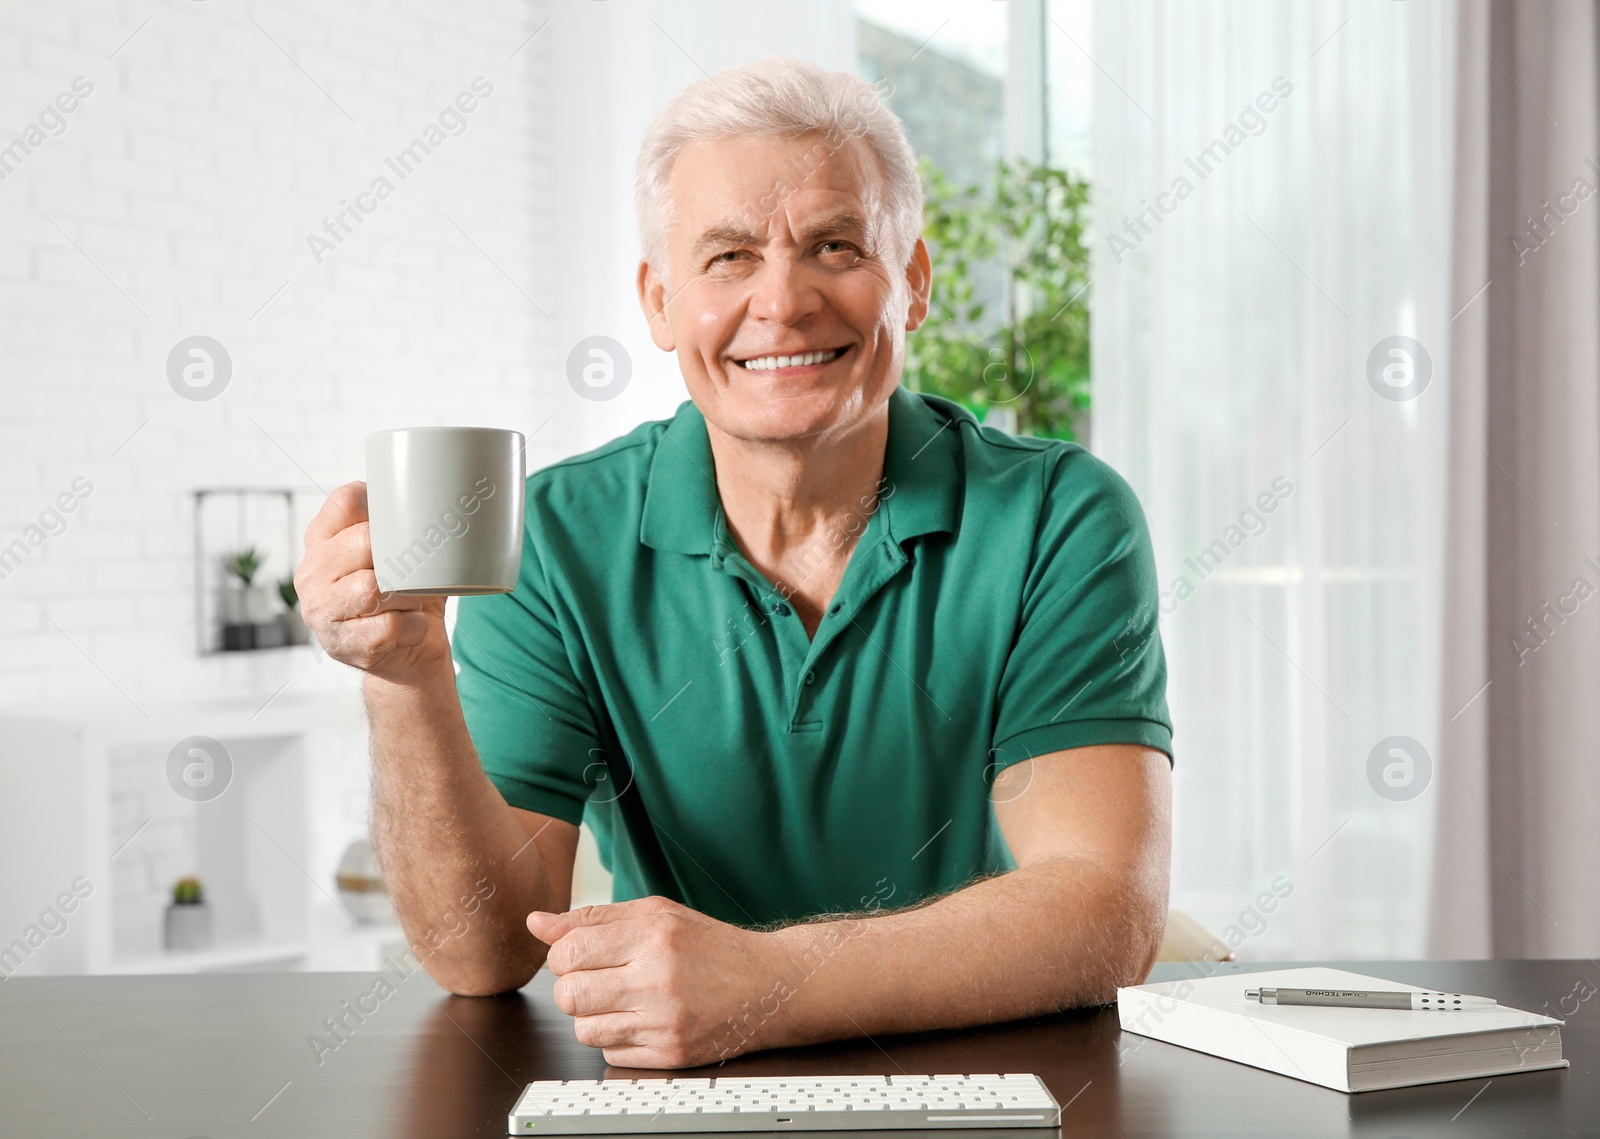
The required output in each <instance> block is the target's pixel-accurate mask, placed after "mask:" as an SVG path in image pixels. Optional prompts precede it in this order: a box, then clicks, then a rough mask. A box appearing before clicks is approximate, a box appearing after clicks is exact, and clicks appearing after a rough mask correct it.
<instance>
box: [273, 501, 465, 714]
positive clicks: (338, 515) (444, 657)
mask: <svg viewBox="0 0 1600 1139" xmlns="http://www.w3.org/2000/svg"><path fill="white" fill-rule="evenodd" d="M294 587H295V590H296V592H297V593H299V595H300V616H301V617H302V618H303V619H304V620H305V623H306V625H307V626H309V627H310V629H311V631H312V633H313V635H315V637H316V638H317V641H318V642H319V643H320V644H321V645H322V648H323V651H324V652H326V653H327V654H328V655H329V656H331V657H332V658H333V659H334V660H337V661H342V662H343V663H345V664H348V665H350V666H351V667H353V668H359V669H362V670H363V671H365V672H366V673H367V674H368V675H369V676H375V677H378V678H379V679H381V680H386V681H389V682H391V683H393V684H399V685H416V684H423V683H425V682H427V681H429V680H432V679H434V678H435V677H437V676H439V675H441V669H442V670H446V671H445V672H443V673H442V674H443V675H449V674H450V672H451V671H453V666H452V664H451V658H450V641H449V638H447V637H446V636H445V628H444V605H445V598H443V597H407V596H400V595H397V594H393V593H380V592H379V591H378V578H377V574H376V573H374V572H373V568H372V539H371V536H370V535H369V533H368V529H367V484H366V483H364V482H349V483H345V484H344V485H343V486H341V487H340V488H339V489H337V490H335V491H334V492H333V493H332V494H330V495H329V496H328V501H326V502H324V503H323V504H322V509H321V510H319V511H317V516H316V517H315V518H313V519H312V520H311V524H310V525H309V526H307V527H306V556H305V557H304V558H303V559H302V560H301V562H300V567H299V568H298V569H297V570H295V574H294Z"/></svg>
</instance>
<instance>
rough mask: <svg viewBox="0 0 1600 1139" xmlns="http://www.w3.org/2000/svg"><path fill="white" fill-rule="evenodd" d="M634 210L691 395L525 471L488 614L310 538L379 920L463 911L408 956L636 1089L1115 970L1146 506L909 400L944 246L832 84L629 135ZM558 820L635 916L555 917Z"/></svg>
mask: <svg viewBox="0 0 1600 1139" xmlns="http://www.w3.org/2000/svg"><path fill="white" fill-rule="evenodd" d="M637 199H638V209H639V221H640V228H641V232H642V235H643V240H644V254H645V256H644V260H643V261H642V263H641V264H640V267H639V276H638V292H639V298H640V301H641V303H642V305H643V308H644V313H645V316H646V317H647V318H648V320H649V324H650V332H651V336H652V337H653V339H654V340H655V342H656V344H657V345H658V346H659V347H660V348H661V349H663V350H664V351H669V352H675V353H676V354H677V358H678V366H679V368H680V369H681V370H682V373H683V377H684V381H685V382H686V384H687V386H688V390H689V394H690V397H691V399H690V400H689V401H686V402H684V403H683V404H682V405H681V406H680V408H679V409H678V412H677V414H676V415H675V416H674V417H673V418H672V419H671V420H668V421H663V422H656V423H646V424H643V425H642V426H640V427H638V428H637V429H635V430H634V431H632V432H631V433H629V434H628V435H626V436H624V437H623V438H620V439H617V440H614V441H612V442H611V443H608V444H607V445H605V446H603V447H600V448H599V449H597V450H594V451H591V452H589V453H587V454H584V455H579V456H577V457H575V458H571V459H567V460H565V461H563V462H559V463H557V464H555V465H554V466H551V467H548V468H546V469H544V470H542V471H539V472H537V473H535V474H533V475H532V476H530V477H529V479H528V483H527V525H526V530H525V541H524V547H523V562H522V577H521V581H520V583H519V585H518V587H517V589H516V591H515V592H513V593H510V594H503V595H499V596H494V597H480V598H468V599H464V600H462V601H461V602H460V610H459V616H458V620H457V623H456V626H455V629H454V638H453V644H452V643H451V641H448V640H447V639H446V630H445V623H444V604H443V601H442V600H441V599H436V598H435V599H417V598H402V597H384V596H382V595H380V594H379V593H378V592H377V585H376V581H375V579H374V575H373V572H372V568H371V567H372V558H371V548H370V544H369V542H368V536H367V526H366V522H365V518H366V503H365V491H364V487H363V486H362V484H360V483H351V484H349V485H347V486H344V487H341V488H340V489H339V490H338V491H337V492H335V494H333V495H332V496H330V499H329V501H328V503H327V504H326V505H325V506H324V508H323V510H322V511H321V512H320V513H319V514H318V516H317V518H316V519H315V521H313V522H312V524H311V526H310V527H309V529H308V530H307V533H306V549H307V553H306V558H305V561H304V563H303V564H302V566H301V568H300V571H299V573H298V574H297V575H296V583H297V585H298V587H299V590H300V595H301V597H302V598H303V605H304V608H305V610H306V615H307V619H308V620H309V622H310V623H311V625H312V627H313V628H314V629H315V631H316V634H317V636H318V638H319V640H320V641H321V642H322V644H323V645H324V646H325V647H326V648H327V650H328V651H329V653H330V654H332V655H333V656H335V657H336V658H338V659H340V660H343V661H345V662H347V663H349V664H352V665H354V666H356V667H358V668H362V669H364V670H366V677H365V679H364V681H363V691H364V695H365V700H366V703H367V707H368V711H369V715H370V719H371V725H372V738H373V749H374V757H375V776H374V830H375V838H376V842H377V845H378V849H379V853H380V857H381V859H382V862H383V865H384V869H385V873H386V876H387V878H388V881H389V884H390V888H391V890H392V892H393V896H394V899H395V902H396V905H397V907H398V910H399V913H400V917H401V920H402V921H403V923H404V924H405V927H406V929H407V930H408V931H409V932H410V933H411V934H412V936H413V938H416V937H418V936H419V935H420V934H421V931H423V930H425V929H429V928H431V927H436V926H438V925H439V923H440V922H441V921H446V920H447V919H446V915H447V914H449V913H451V912H452V911H455V910H456V909H457V908H458V906H459V903H460V901H461V900H462V899H467V898H470V899H472V901H473V907H472V908H473V909H474V910H475V912H474V913H473V916H472V918H471V919H470V924H469V925H468V926H467V928H466V930H465V932H463V933H460V934H459V935H458V936H454V937H451V938H448V939H445V940H443V941H442V942H436V945H437V949H436V951H433V952H432V953H431V955H429V956H428V957H427V967H428V969H429V971H430V972H431V973H432V975H433V976H434V977H435V978H436V979H437V980H438V981H439V982H440V983H441V984H442V985H444V986H445V987H446V988H448V989H450V990H451V991H453V992H456V993H460V994H490V993H498V992H503V991H506V990H509V989H515V988H517V987H519V986H521V985H523V984H525V983H526V982H527V981H528V979H529V978H530V977H532V976H533V974H534V972H535V971H536V970H537V969H538V968H539V965H540V964H541V962H544V963H547V964H548V965H549V967H550V969H551V971H552V972H554V973H556V974H558V975H559V979H558V980H557V981H556V984H555V1000H556V1003H557V1004H558V1005H559V1006H560V1007H561V1008H562V1009H563V1010H565V1011H566V1012H567V1013H569V1014H571V1015H572V1016H574V1017H575V1030H576V1033H577V1036H578V1039H579V1040H581V1041H583V1042H584V1043H586V1044H590V1045H594V1046H597V1047H600V1048H603V1049H604V1050H605V1056H606V1059H607V1060H608V1061H610V1062H611V1063H613V1064H617V1065H623V1066H632V1067H685V1066H691V1065H698V1064H704V1063H710V1062H715V1061H717V1060H719V1059H721V1058H724V1057H726V1056H730V1055H733V1054H736V1053H739V1052H744V1051H749V1050H752V1049H757V1048H768V1047H773V1046H777V1045H790V1044H799V1043H806V1042H813V1041H820V1040H826V1039H835V1038H839V1037H844V1036H854V1035H859V1034H863V1033H865V1034H877V1033H888V1032H900V1031H911V1030H919V1029H927V1028H934V1027H949V1026H957V1025H969V1024H976V1023H982V1022H987V1021H994V1020H1001V1019H1007V1018H1012V1017H1019V1016H1025V1015H1029V1014H1035V1013H1040V1012H1044V1011H1046V1010H1052V1009H1060V1008H1065V1007H1071V1006H1074V1005H1080V1004H1089V1003H1096V1002H1104V1001H1106V1000H1109V999H1111V998H1112V996H1113V994H1114V990H1115V987H1116V986H1117V985H1119V984H1127V983H1133V982H1137V981H1140V980H1142V979H1143V977H1144V976H1145V974H1146V972H1147V970H1148V968H1149V966H1150V964H1151V962H1152V961H1153V960H1154V957H1155V954H1156V951H1157V946H1158V944H1159V942H1160V939H1161V935H1162V930H1163V926H1164V923H1165V918H1166V902H1167V877H1168V863H1169V858H1170V802H1171V799H1170V797H1171V789H1170V782H1171V765H1170V753H1171V729H1170V725H1169V723H1168V721H1167V711H1166V705H1165V699H1164V686H1165V664H1164V661H1163V657H1162V651H1161V642H1160V637H1159V633H1158V631H1157V625H1156V615H1157V608H1156V604H1155V602H1156V598H1157V590H1156V583H1155V579H1154V570H1153V565H1152V560H1151V555H1150V549H1149V540H1148V537H1147V534H1146V530H1145V525H1144V521H1143V516H1142V514H1141V513H1140V510H1139V507H1138V504H1137V502H1136V501H1135V499H1134V497H1133V495H1132V493H1131V492H1130V491H1129V490H1128V488H1127V487H1126V485H1125V484H1124V483H1123V482H1122V481H1121V479H1119V478H1118V477H1117V476H1116V475H1115V474H1113V473H1112V472H1111V471H1110V470H1109V469H1108V468H1107V467H1105V466H1104V465H1103V464H1102V463H1100V462H1099V461H1098V460H1096V459H1095V458H1093V457H1092V456H1091V455H1089V454H1088V453H1087V452H1086V451H1084V450H1082V449H1081V448H1079V447H1077V446H1074V445H1069V444H1063V443H1058V442H1050V441H1044V440H1037V439H1031V438H1013V437H1011V436H1009V435H1006V434H1003V433H1001V432H998V431H995V430H992V429H989V428H984V427H981V426H980V425H979V424H978V423H977V421H976V420H975V419H974V418H973V417H972V416H971V415H969V414H967V413H966V412H965V411H964V410H963V409H961V408H960V407H959V406H957V405H955V404H953V403H951V402H949V401H946V400H941V399H938V398H935V397H930V396H922V395H917V394H914V393H911V392H909V391H907V390H905V389H904V388H902V387H901V386H900V379H901V370H902V365H903V361H904V348H905V335H906V333H907V332H908V331H911V330H914V329H916V328H917V327H918V326H919V325H920V324H921V323H922V322H923V320H924V319H925V317H926V315H927V312H928V291H929V257H928V251H927V249H926V247H925V246H924V244H923V242H922V240H921V239H920V237H919V236H918V233H919V228H920V225H919V222H920V213H921V191H920V187H919V185H918V181H917V172H916V168H915V164H914V160H913V156H912V153H911V150H910V147H909V146H908V145H907V143H906V141H905V136H904V133H903V131H902V129H901V126H900V123H899V121H898V120H897V119H896V118H895V117H894V115H893V114H892V113H890V112H889V111H888V110H887V109H886V108H884V107H883V106H881V105H880V104H879V103H878V102H877V99H876V92H875V91H873V89H872V88H871V87H869V86H868V85H866V84H865V83H863V82H862V81H861V80H858V79H856V78H853V77H851V76H849V75H845V74H829V73H824V72H823V71H821V70H820V69H818V68H816V67H815V66H812V65H809V64H802V63H799V62H796V61H793V60H784V59H771V60H765V61H762V62H760V63H756V64H751V65H748V66H745V67H739V68H734V69H731V70H729V71H724V72H721V73H719V74H717V75H714V76H712V77H710V78H709V79H707V80H705V81H703V82H700V83H697V84H695V85H694V86H693V87H690V88H688V89H686V90H685V91H683V92H681V93H680V94H679V95H678V96H677V97H676V98H675V99H674V100H673V101H672V102H671V103H670V104H669V105H668V106H667V107H666V109H665V110H664V111H662V113H661V114H660V116H659V117H658V118H657V119H656V120H655V122H654V124H653V125H652V126H651V128H650V131H649V133H648V135H647V137H646V139H645V142H644V147H643V150H642V152H641V155H640V162H639V177H638V183H637ZM352 520H354V522H353V524H352ZM452 649H453V653H452ZM457 666H458V667H459V670H460V673H459V676H458V675H457V674H456V667H457ZM583 819H588V820H589V822H590V824H591V826H592V828H593V830H594V833H595V836H596V838H597V839H598V841H599V844H600V848H601V851H602V854H603V857H604V858H605V861H606V863H607V865H608V866H609V868H610V869H611V871H612V873H613V874H614V875H615V891H616V895H615V896H616V897H617V898H619V899H626V900H622V901H618V902H615V903H613V904H611V905H603V906H593V907H586V908H583V909H580V910H575V911H570V912H569V911H568V910H567V907H568V906H569V904H570V900H571V881H572V867H573V861H574V852H575V848H576V845H577V841H578V824H579V822H580V821H581V820H583ZM480 899H481V904H478V903H479V900H480ZM451 928H455V922H454V921H452V922H451Z"/></svg>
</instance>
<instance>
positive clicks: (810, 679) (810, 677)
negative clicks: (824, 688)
mask: <svg viewBox="0 0 1600 1139" xmlns="http://www.w3.org/2000/svg"><path fill="white" fill-rule="evenodd" d="M816 682H817V670H816V669H814V668H813V669H809V670H807V672H806V683H807V684H815V683H816Z"/></svg>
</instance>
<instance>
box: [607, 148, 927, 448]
mask: <svg viewBox="0 0 1600 1139" xmlns="http://www.w3.org/2000/svg"><path fill="white" fill-rule="evenodd" d="M822 139H823V136H822V135H820V134H810V135H802V136H800V137H798V138H794V139H783V138H778V137H763V138H748V139H747V138H730V139H721V140H718V141H716V142H700V143H694V144H691V145H690V146H686V147H685V148H684V149H683V150H682V151H680V152H679V153H678V156H677V158H676V159H675V160H674V161H673V165H672V177H671V194H672V202H673V206H674V210H675V216H674V218H673V221H672V226H671V230H670V232H669V233H668V235H667V250H666V259H667V266H668V268H667V277H668V280H667V281H663V280H662V279H661V278H660V277H659V276H658V275H657V274H656V272H655V270H654V269H653V268H651V266H650V265H649V264H648V263H645V264H641V265H640V267H639V295H640V301H641V303H642V304H643V305H644V308H645V314H646V316H648V317H650V334H651V337H652V339H654V340H655V342H656V344H657V345H658V346H659V347H661V348H663V349H665V350H667V351H676V352H677V354H678V365H679V367H680V368H681V370H682V372H683V378H684V381H685V382H686V383H687V384H688V387H689V395H690V398H692V399H693V400H694V402H695V405H696V406H697V407H698V408H699V409H700V411H701V413H702V414H703V415H704V416H705V418H706V421H707V422H708V423H709V424H711V425H712V426H713V427H715V428H718V429H720V430H721V431H723V432H724V433H726V434H728V435H730V436H733V437H734V438H737V439H743V440H749V441H771V442H781V441H798V440H801V439H806V438H809V437H815V436H819V435H829V434H839V433H844V432H848V431H849V429H850V428H851V427H852V426H854V425H856V424H860V423H863V422H865V421H867V420H869V419H871V418H872V417H873V416H874V414H875V413H876V412H877V411H878V409H879V408H881V407H882V406H883V405H884V404H885V403H886V402H887V401H888V399H889V396H890V395H891V394H892V393H893V391H894V389H895V386H896V385H897V384H898V383H899V381H900V372H901V368H902V365H903V363H904V357H905V334H906V332H907V331H908V330H911V329H915V328H916V327H918V326H919V325H920V324H921V323H922V321H923V320H924V318H925V317H926V316H927V312H928V286H929V272H928V253H927V249H926V247H925V246H924V245H923V243H922V241H921V239H920V238H919V239H918V240H917V243H916V247H915V250H914V252H913V255H912V257H911V261H910V264H909V265H906V266H899V265H894V264H892V263H891V262H892V258H891V256H890V254H891V252H892V251H891V250H890V249H889V245H890V244H891V241H890V238H891V235H890V234H889V232H888V230H887V225H888V219H887V215H886V214H885V213H884V212H883V211H882V210H881V209H875V208H874V206H875V201H876V195H874V194H873V192H872V191H873V188H874V187H876V186H878V185H881V183H882V175H881V174H880V172H879V166H878V161H877V157H876V155H874V154H873V152H872V150H871V148H870V147H868V146H867V145H866V144H865V143H864V142H862V141H861V140H860V139H858V138H850V139H847V140H845V142H844V144H843V145H842V146H840V147H839V148H838V149H836V150H833V151H831V153H830V152H829V150H828V148H827V146H826V144H825V143H824V142H823V141H822ZM820 154H827V155H828V157H827V160H826V161H823V162H821V164H820V165H818V164H817V156H818V155H820ZM803 170H811V171H812V172H811V174H810V176H809V177H802V176H801V174H800V171H803ZM797 179H798V180H799V188H797V189H794V188H792V187H793V185H794V182H795V181H796V180H797ZM663 302H665V309H664V310H663V307H662V306H663Z"/></svg>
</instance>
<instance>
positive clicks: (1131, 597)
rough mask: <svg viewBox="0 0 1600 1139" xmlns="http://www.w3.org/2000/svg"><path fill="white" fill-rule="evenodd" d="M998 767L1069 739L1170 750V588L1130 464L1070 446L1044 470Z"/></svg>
mask: <svg viewBox="0 0 1600 1139" xmlns="http://www.w3.org/2000/svg"><path fill="white" fill-rule="evenodd" d="M1045 477H1046V479H1047V481H1046V485H1045V495H1044V503H1043V505H1042V507H1041V509H1040V513H1039V523H1038V527H1037V529H1036V532H1035V539H1034V549H1033V561H1032V563H1031V565H1030V566H1029V568H1028V573H1027V576H1026V580H1025V582H1024V586H1023V597H1022V607H1021V616H1020V619H1019V623H1018V630H1017V635H1016V640H1015V643H1014V644H1013V646H1012V649H1011V654H1010V656H1009V657H1008V658H1007V661H1006V665H1005V668H1004V669H1003V671H1002V673H1001V679H1000V691H999V697H998V709H997V713H996V719H995V734H994V753H993V757H992V760H993V761H992V764H991V768H990V770H991V771H999V770H1000V769H1002V768H1004V767H1008V766H1010V765H1011V764H1013V763H1019V762H1021V761H1022V760H1025V759H1032V758H1034V757H1036V756H1040V755H1047V754H1049V753H1050V752H1055V751H1062V750H1065V749H1067V748H1075V747H1088V746H1091V745H1095V744H1139V745H1143V746H1146V747H1151V748H1155V749H1156V750H1158V751H1162V752H1165V753H1166V755H1167V758H1168V760H1169V761H1170V760H1171V758H1172V724H1171V720H1170V719H1169V717H1168V713H1167V701H1166V683H1167V668H1166V658H1165V655H1164V654H1163V652H1162V648H1161V630H1160V626H1159V618H1160V591H1159V587H1158V585H1157V581H1156V571H1155V559H1154V556H1153V555H1152V553H1151V549H1150V533H1149V528H1148V527H1147V525H1146V524H1145V518H1144V511H1143V510H1141V509H1140V507H1139V501H1138V499H1137V498H1136V497H1135V496H1134V493H1133V491H1132V489H1131V488H1130V487H1129V486H1128V485H1127V483H1126V482H1124V481H1123V479H1122V478H1121V476H1120V475H1118V474H1117V473H1116V472H1115V471H1113V470H1112V469H1111V468H1110V467H1109V466H1107V465H1106V464H1105V463H1103V462H1102V461H1100V460H1099V459H1097V458H1095V457H1094V456H1093V455H1091V454H1089V452H1087V451H1084V450H1082V449H1080V448H1077V447H1072V448H1063V450H1062V451H1061V452H1060V456H1059V458H1058V459H1057V460H1056V462H1055V463H1054V465H1053V467H1052V468H1051V469H1050V470H1049V471H1048V472H1047V473H1046V475H1045Z"/></svg>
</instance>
